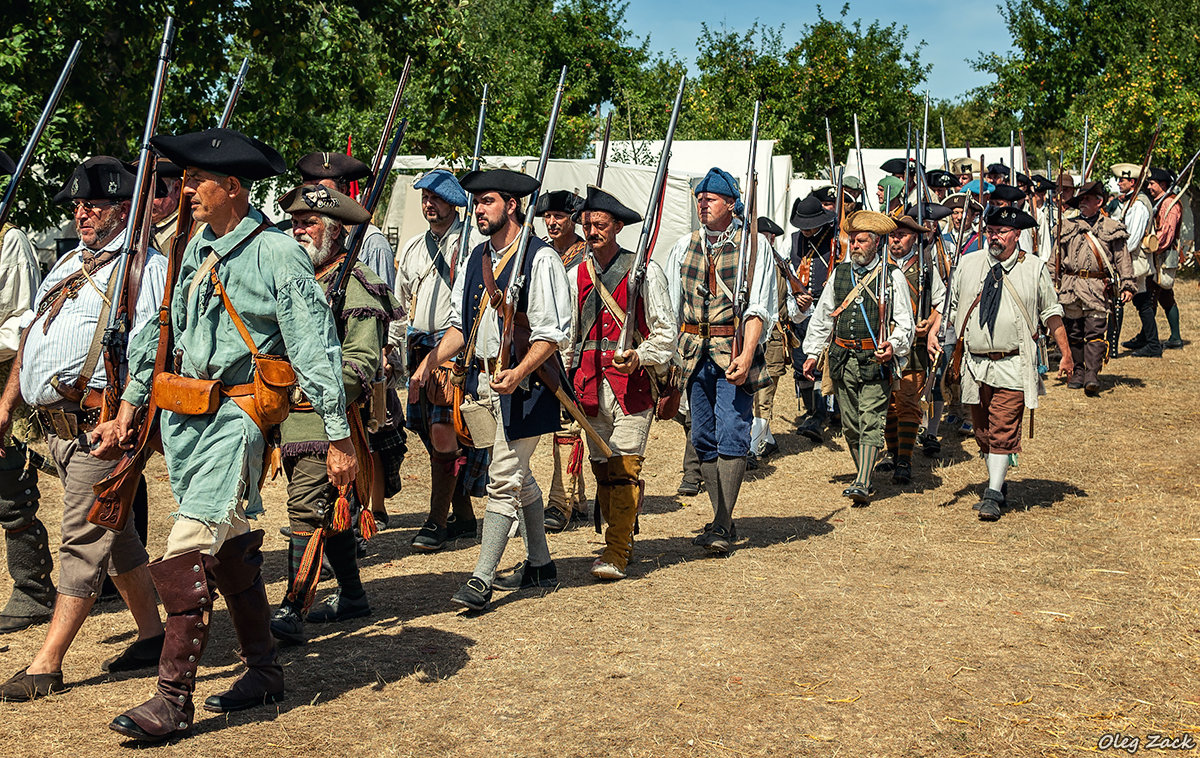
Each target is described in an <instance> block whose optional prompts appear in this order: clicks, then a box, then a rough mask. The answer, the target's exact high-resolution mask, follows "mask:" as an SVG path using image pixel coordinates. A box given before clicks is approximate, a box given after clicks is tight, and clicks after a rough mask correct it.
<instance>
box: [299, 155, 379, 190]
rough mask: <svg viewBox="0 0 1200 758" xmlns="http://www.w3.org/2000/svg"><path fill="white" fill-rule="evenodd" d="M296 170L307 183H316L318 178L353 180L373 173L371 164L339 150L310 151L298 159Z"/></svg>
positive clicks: (364, 177)
mask: <svg viewBox="0 0 1200 758" xmlns="http://www.w3.org/2000/svg"><path fill="white" fill-rule="evenodd" d="M296 170H298V171H299V172H300V178H302V179H303V180H304V182H305V183H306V184H308V183H315V182H316V180H318V179H340V180H342V181H345V182H352V181H355V180H356V179H366V178H367V177H368V176H370V175H371V167H370V166H368V165H367V164H365V163H363V162H362V161H360V160H359V159H357V158H355V157H353V156H349V155H346V154H345V153H337V152H330V153H309V154H308V155H306V156H304V157H303V158H301V159H300V160H298V161H296Z"/></svg>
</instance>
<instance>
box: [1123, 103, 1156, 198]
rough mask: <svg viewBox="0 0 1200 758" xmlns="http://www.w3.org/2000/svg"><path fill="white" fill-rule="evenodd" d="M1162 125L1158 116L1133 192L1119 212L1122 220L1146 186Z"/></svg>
mask: <svg viewBox="0 0 1200 758" xmlns="http://www.w3.org/2000/svg"><path fill="white" fill-rule="evenodd" d="M1162 125H1163V120H1162V116H1159V117H1158V126H1156V127H1155V128H1154V136H1153V137H1151V138H1150V146H1149V147H1147V148H1146V156H1145V157H1144V158H1143V159H1142V169H1141V171H1140V172H1138V180H1137V182H1136V183H1135V184H1134V185H1133V192H1131V193H1129V199H1128V200H1126V201H1125V208H1124V209H1123V210H1122V211H1121V218H1122V220H1123V219H1126V218H1128V217H1129V207H1130V206H1131V205H1133V203H1134V201H1135V200H1137V196H1138V195H1139V194H1141V191H1142V188H1143V187H1145V186H1146V179H1147V176H1146V175H1147V174H1148V173H1149V171H1150V158H1151V156H1152V155H1153V154H1154V148H1155V146H1157V145H1158V135H1160V134H1161V133H1162ZM1151 221H1153V219H1151Z"/></svg>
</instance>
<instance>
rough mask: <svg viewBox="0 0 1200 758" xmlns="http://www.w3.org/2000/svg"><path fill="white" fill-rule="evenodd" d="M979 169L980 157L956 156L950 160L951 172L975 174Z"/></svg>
mask: <svg viewBox="0 0 1200 758" xmlns="http://www.w3.org/2000/svg"><path fill="white" fill-rule="evenodd" d="M979 169H980V163H979V159H978V158H955V159H954V160H952V161H950V173H952V174H973V173H975V172H976V171H979Z"/></svg>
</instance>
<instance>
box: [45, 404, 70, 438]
mask: <svg viewBox="0 0 1200 758" xmlns="http://www.w3.org/2000/svg"><path fill="white" fill-rule="evenodd" d="M42 412H43V413H45V414H46V415H47V416H48V417H49V418H50V426H51V428H53V429H54V434H55V435H56V436H57V437H58V438H59V439H63V440H73V439H75V438H76V437H78V436H79V425H78V424H77V423H76V421H75V415H74V414H67V413H65V412H64V411H63V410H62V409H61V408H46V409H44V410H43V411H42Z"/></svg>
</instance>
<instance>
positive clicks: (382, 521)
mask: <svg viewBox="0 0 1200 758" xmlns="http://www.w3.org/2000/svg"><path fill="white" fill-rule="evenodd" d="M371 517H372V518H374V519H375V531H377V532H382V531H383V530H384V529H387V525H388V522H389V521H391V518H390V517H389V516H388V515H387V514H386V513H377V512H375V511H371Z"/></svg>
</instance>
